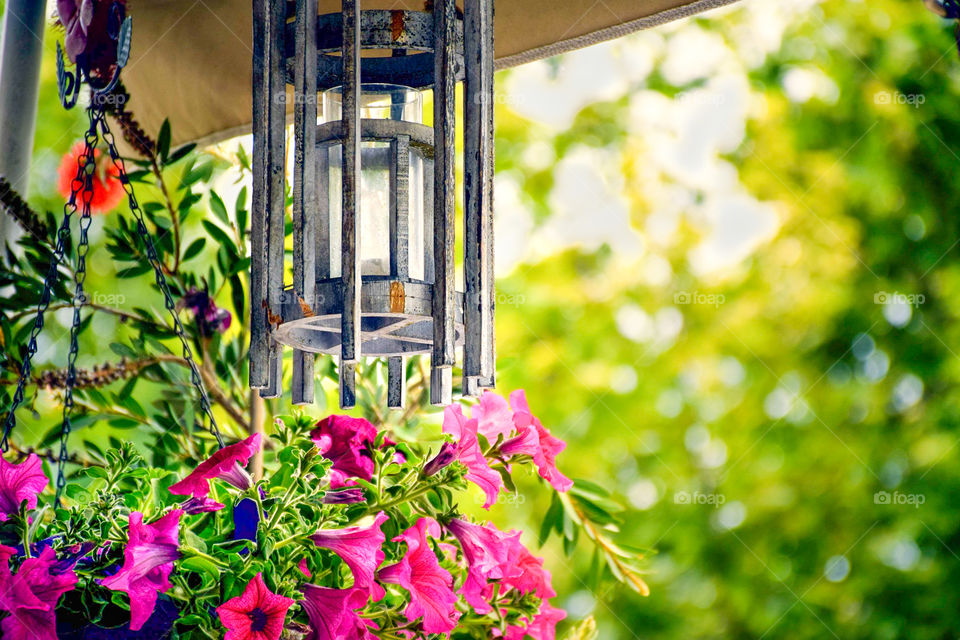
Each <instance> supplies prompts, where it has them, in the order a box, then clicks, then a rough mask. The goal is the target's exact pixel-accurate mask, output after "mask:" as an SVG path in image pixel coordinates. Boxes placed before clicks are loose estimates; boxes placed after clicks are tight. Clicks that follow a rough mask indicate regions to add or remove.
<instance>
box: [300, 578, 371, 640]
mask: <svg viewBox="0 0 960 640" xmlns="http://www.w3.org/2000/svg"><path fill="white" fill-rule="evenodd" d="M369 597H370V596H369V594H368V593H367V591H366V590H364V589H330V588H329V587H318V586H315V585H312V584H307V585H304V586H303V600H302V601H301V603H300V604H301V605H302V606H303V610H304V611H306V612H307V617H308V618H309V619H310V627H311V631H312V634H311V635H310V636H309V637H308V638H307V639H306V640H366V639H367V638H369V637H370V633H369V632H368V631H367V626H366V624H365V623H364V621H363V619H362V618H361V617H360V616H359V615H357V612H356V610H357V609H360V608H362V607H363V606H364V605H365V604H367V600H368V599H369Z"/></svg>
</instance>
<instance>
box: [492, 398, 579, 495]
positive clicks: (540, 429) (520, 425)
mask: <svg viewBox="0 0 960 640" xmlns="http://www.w3.org/2000/svg"><path fill="white" fill-rule="evenodd" d="M510 406H511V407H513V423H514V425H515V426H516V428H517V432H518V434H519V436H518V437H520V438H524V439H527V440H528V441H532V435H531V431H532V432H533V433H536V436H537V444H536V446H535V447H532V448H531V449H529V451H528V453H529V455H531V456H532V457H533V463H534V464H535V465H537V471H539V472H540V477H541V478H543V479H544V480H546V481H547V482H549V483H550V484H551V485H552V486H553V488H554V489H556V490H557V491H569V490H570V488H571V487H572V486H573V481H572V480H570V478H568V477H566V476H565V475H563V474H562V473H560V471H559V470H558V469H557V455H559V454H560V452H561V451H563V450H564V449H565V448H566V447H567V443H566V442H564V441H563V440H561V439H560V438H557V437H555V436H553V435H551V434H550V431H548V430H547V429H546V427H544V426H543V425H542V424H540V420H539V419H538V418H537V417H536V416H534V415H533V414H532V413H531V412H530V406H529V405H528V404H527V396H526V394H525V393H524V391H523V389H518V390H517V391H514V392H513V393H511V394H510ZM504 447H507V444H506V443H505V444H504ZM503 450H504V448H501V451H503Z"/></svg>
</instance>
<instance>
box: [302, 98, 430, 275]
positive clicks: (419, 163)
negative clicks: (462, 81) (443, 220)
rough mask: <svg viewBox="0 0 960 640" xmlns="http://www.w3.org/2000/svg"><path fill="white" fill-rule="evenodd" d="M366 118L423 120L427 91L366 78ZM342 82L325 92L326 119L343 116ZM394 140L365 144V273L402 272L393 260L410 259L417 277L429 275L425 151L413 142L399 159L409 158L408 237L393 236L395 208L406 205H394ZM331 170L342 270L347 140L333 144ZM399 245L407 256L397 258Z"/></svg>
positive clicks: (335, 249)
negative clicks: (394, 257)
mask: <svg viewBox="0 0 960 640" xmlns="http://www.w3.org/2000/svg"><path fill="white" fill-rule="evenodd" d="M360 94H361V95H360V118H361V120H364V119H375V120H401V121H405V122H412V123H415V124H423V95H422V93H421V92H419V91H416V90H414V89H411V88H409V87H404V86H400V85H392V84H363V85H361V88H360ZM342 117H343V108H342V87H334V88H333V89H329V90H327V91H325V92H324V93H323V121H324V122H331V121H334V120H341V119H342ZM392 144H393V143H390V142H386V141H370V140H364V141H362V142H361V144H360V169H361V175H360V273H361V275H363V276H392V277H397V276H398V274H397V273H395V270H394V268H393V266H392V265H394V264H395V262H396V263H400V262H404V263H406V264H407V265H408V267H407V271H408V276H409V278H411V279H414V280H424V278H425V261H426V259H427V255H426V253H425V235H424V234H425V229H424V208H425V204H424V156H423V153H422V152H421V151H420V150H419V149H415V148H413V147H411V148H410V151H409V154H408V156H409V157H408V158H403V159H399V161H401V162H406V163H407V164H408V176H409V182H408V185H409V186H408V189H407V193H406V194H405V197H406V198H407V211H408V216H409V218H408V223H407V225H406V226H407V229H408V231H409V233H408V242H407V243H406V246H403V244H402V243H397V244H395V243H393V242H391V229H392V228H396V225H391V220H390V216H391V211H395V210H402V207H401V208H395V207H392V206H391V202H392V201H393V200H394V199H395V198H397V197H398V194H397V193H395V192H394V191H393V189H392V187H391V182H392V181H391V172H392V164H393V162H394V159H393V153H394V152H393V148H392ZM326 153H327V154H328V157H327V166H328V167H329V169H328V171H329V176H328V180H327V181H326V182H327V184H328V185H329V190H328V193H327V194H326V196H324V194H321V196H320V197H328V198H329V204H328V207H329V208H328V211H329V212H330V216H329V221H330V234H329V238H330V253H329V255H330V276H331V277H333V278H339V277H340V275H341V268H342V265H341V244H340V243H341V220H342V207H343V200H342V146H341V145H339V144H335V145H331V146H329V147H328V148H327V150H326ZM393 246H396V247H399V248H400V249H399V250H401V251H403V253H404V255H403V256H397V260H396V261H392V260H391V247H393Z"/></svg>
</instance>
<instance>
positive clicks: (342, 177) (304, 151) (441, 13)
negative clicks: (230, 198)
mask: <svg viewBox="0 0 960 640" xmlns="http://www.w3.org/2000/svg"><path fill="white" fill-rule="evenodd" d="M288 7H292V5H288V4H287V3H285V2H283V1H281V0H264V1H263V2H259V1H258V2H255V3H254V8H255V10H256V13H255V16H254V27H255V28H254V69H255V76H254V78H255V79H254V148H253V156H254V165H253V171H254V203H253V212H254V214H253V227H252V245H253V255H252V259H251V273H252V284H251V300H252V301H253V303H252V307H253V309H252V338H251V348H250V384H251V386H252V387H254V388H260V389H261V395H263V396H264V397H276V396H278V395H280V392H281V388H280V381H281V379H282V376H283V372H282V369H281V364H282V361H283V359H282V350H283V347H284V346H290V347H293V349H294V351H293V355H294V358H293V360H294V371H293V390H292V395H293V402H294V403H295V404H304V403H310V402H313V395H314V391H313V377H314V376H313V366H314V362H313V361H314V354H317V353H323V354H330V355H335V356H338V357H339V360H340V367H339V372H340V403H341V405H342V406H344V407H351V406H353V405H354V402H355V377H356V373H355V367H356V364H357V362H358V361H359V360H360V359H361V358H364V357H385V358H388V365H389V366H388V371H389V374H388V383H389V387H390V388H389V393H388V396H389V400H390V402H389V404H390V405H391V406H394V407H399V406H402V402H403V389H404V388H405V386H406V381H405V380H404V369H405V367H404V361H403V359H404V356H405V355H409V354H430V356H431V366H432V373H431V401H432V402H434V403H435V404H448V403H449V402H450V401H451V395H452V387H453V372H452V367H453V366H454V364H455V349H456V347H457V345H458V344H462V345H463V349H464V363H463V371H464V387H465V389H464V390H465V391H466V392H467V393H477V392H478V390H479V389H480V388H481V387H490V386H493V361H494V358H493V351H492V348H493V302H494V301H493V270H492V266H493V265H492V263H493V255H492V246H493V245H492V232H493V210H492V206H491V205H492V203H491V195H492V186H491V185H492V169H493V147H492V133H493V112H492V104H493V57H492V56H493V48H492V39H493V21H492V19H493V4H492V1H491V0H472V1H471V2H468V3H467V5H466V7H465V10H464V17H463V18H462V19H460V18H458V16H457V13H456V7H455V6H454V4H453V0H437V3H436V8H435V10H434V11H433V12H423V11H383V10H368V11H361V10H360V8H359V5H358V4H357V3H356V2H355V1H354V0H346V1H345V2H343V7H342V12H341V13H330V14H325V15H321V16H320V17H319V18H318V17H317V3H316V0H299V1H298V2H297V3H296V6H295V13H294V15H288V11H287V9H288ZM288 17H289V18H293V22H292V24H288V22H287V19H288ZM461 34H462V35H461ZM361 50H366V51H371V52H375V53H379V54H380V55H379V56H372V57H366V58H361ZM465 51H468V52H469V55H466V56H465V55H464V52H465ZM290 72H292V73H290ZM288 74H289V75H288ZM458 75H459V76H460V77H461V78H464V79H465V92H466V95H475V96H476V99H475V100H465V101H464V102H465V104H464V122H465V123H466V131H467V133H466V139H465V154H464V155H465V158H464V164H465V173H466V176H467V177H466V182H467V183H469V184H470V185H471V187H470V188H469V189H468V190H467V193H466V198H465V211H464V218H465V225H464V226H465V234H464V246H465V251H464V258H463V264H464V272H465V273H466V291H465V292H464V293H463V294H458V293H457V292H456V291H455V290H454V268H455V259H454V255H453V252H454V242H455V230H454V217H455V212H454V163H455V156H454V154H455V150H454V138H455V127H456V114H455V106H456V105H455V98H456V94H455V86H456V83H457V80H458ZM391 81H392V82H391ZM397 81H402V82H403V83H404V84H403V85H399V84H396V82H397ZM289 82H292V84H293V85H294V88H295V90H294V99H293V104H294V122H295V126H294V137H295V142H294V154H295V161H294V171H293V176H291V177H292V183H293V188H294V193H293V229H294V234H293V283H292V286H289V287H285V286H284V278H283V273H284V270H285V265H284V226H285V187H286V176H285V174H284V167H285V127H286V98H287V94H286V85H287V84H288V83H289ZM428 87H432V88H433V95H434V118H433V127H432V128H431V127H428V126H425V125H424V124H423V122H422V120H423V117H422V110H423V105H422V96H421V95H420V93H419V91H420V90H422V89H425V88H428ZM318 92H322V100H318ZM318 102H320V103H322V105H323V109H322V113H321V114H320V115H322V123H321V124H319V125H318V124H317V121H318Z"/></svg>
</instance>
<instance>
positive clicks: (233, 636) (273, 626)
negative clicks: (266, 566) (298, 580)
mask: <svg viewBox="0 0 960 640" xmlns="http://www.w3.org/2000/svg"><path fill="white" fill-rule="evenodd" d="M293 603H294V601H293V599H292V598H285V597H284V596H280V595H277V594H275V593H273V592H272V591H270V589H268V588H267V585H266V584H265V583H264V581H263V574H262V573H258V574H257V575H255V576H254V577H253V579H252V580H250V582H248V583H247V588H246V589H244V591H243V594H242V595H239V596H237V597H236V598H231V599H230V600H227V601H226V602H224V603H223V604H222V605H220V606H219V607H217V615H218V616H220V622H222V623H223V626H225V627H226V628H227V635H226V636H224V640H277V639H278V638H279V637H280V634H282V633H283V624H284V621H285V620H286V618H287V609H289V608H290V607H291V606H292V605H293Z"/></svg>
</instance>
